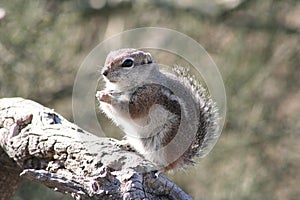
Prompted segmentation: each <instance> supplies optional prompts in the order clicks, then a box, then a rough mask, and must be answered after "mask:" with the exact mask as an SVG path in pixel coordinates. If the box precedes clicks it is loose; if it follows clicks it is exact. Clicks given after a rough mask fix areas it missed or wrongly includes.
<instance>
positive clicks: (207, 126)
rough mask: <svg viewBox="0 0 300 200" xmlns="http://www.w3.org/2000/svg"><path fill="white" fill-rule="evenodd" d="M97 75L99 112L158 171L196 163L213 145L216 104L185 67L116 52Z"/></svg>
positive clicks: (130, 51)
mask: <svg viewBox="0 0 300 200" xmlns="http://www.w3.org/2000/svg"><path fill="white" fill-rule="evenodd" d="M101 73H102V77H103V79H104V81H105V88H104V89H103V90H102V91H98V92H97V94H96V97H97V99H98V101H99V102H100V109H101V110H102V111H103V112H104V113H105V114H106V116H107V117H108V118H110V119H111V120H112V121H113V122H114V123H115V124H116V125H117V126H119V127H121V128H122V129H123V130H124V132H125V139H126V141H127V143H128V144H129V145H130V146H131V147H133V148H134V149H135V150H136V151H137V152H139V153H140V154H142V155H143V156H144V157H145V158H146V159H148V160H150V161H152V162H153V163H154V164H155V165H156V166H157V167H158V168H160V169H161V170H162V171H169V170H173V169H175V168H183V167H185V166H187V165H190V164H194V163H195V161H194V159H195V158H197V157H204V156H205V155H206V154H207V153H208V151H209V150H210V149H211V148H212V146H213V145H214V144H215V142H216V140H217V138H218V119H219V118H218V110H217V107H216V103H215V102H214V101H213V100H212V99H211V97H210V96H209V95H208V94H207V92H206V90H205V89H204V88H203V86H202V85H201V84H200V83H199V82H197V81H196V80H195V78H194V77H192V76H191V75H189V73H188V70H187V69H185V68H181V67H179V66H174V67H173V68H172V73H170V72H166V71H163V70H160V69H159V67H158V64H157V63H156V62H155V60H153V58H152V56H151V54H150V53H148V52H144V51H142V50H138V49H119V50H117V51H112V52H110V53H109V54H108V56H107V58H106V61H105V65H104V67H103V68H102V71H101Z"/></svg>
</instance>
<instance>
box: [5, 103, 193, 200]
mask: <svg viewBox="0 0 300 200" xmlns="http://www.w3.org/2000/svg"><path fill="white" fill-rule="evenodd" d="M0 145H1V147H0V171H3V172H4V170H2V169H5V170H6V171H5V173H1V174H0V176H1V183H0V192H1V194H0V199H8V198H9V196H8V195H7V194H6V193H7V191H9V193H10V194H11V193H12V191H13V190H15V189H16V188H17V186H18V184H17V183H18V182H19V180H18V179H19V176H18V175H19V174H20V175H21V177H26V178H29V179H31V180H34V181H37V182H39V183H41V184H44V185H46V186H47V187H49V188H53V189H55V190H56V191H58V192H62V193H70V194H71V195H72V196H73V197H76V198H77V199H190V197H189V196H188V195H187V194H186V193H184V192H183V191H182V190H181V189H180V188H179V187H178V186H176V185H175V184H174V183H172V182H171V181H170V180H168V179H167V178H166V177H165V176H163V175H162V174H160V173H158V172H157V171H156V170H155V166H154V165H153V164H152V163H150V162H149V161H147V160H145V159H144V158H143V157H142V156H141V155H139V154H137V153H135V152H132V151H128V149H126V148H125V147H123V146H122V145H120V143H119V141H117V140H115V139H112V138H99V137H96V136H95V135H92V134H90V133H88V132H86V131H84V130H82V129H80V128H79V127H77V126H76V125H74V124H72V123H70V122H68V121H67V120H65V119H64V118H63V117H61V116H60V115H58V114H57V113H55V112H54V111H53V110H51V109H49V108H45V107H43V106H41V105H40V104H38V103H35V102H33V101H30V100H24V99H22V98H4V99H0ZM16 178H18V179H17V180H16ZM4 180H5V181H7V182H10V183H11V185H10V184H7V183H6V184H5V183H4V182H3V181H4ZM9 187H10V188H9ZM7 188H8V189H9V190H7Z"/></svg>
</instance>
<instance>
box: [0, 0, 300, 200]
mask: <svg viewBox="0 0 300 200" xmlns="http://www.w3.org/2000/svg"><path fill="white" fill-rule="evenodd" d="M149 2H150V1H149ZM149 2H148V1H146V0H141V1H139V0H136V1H129V0H127V1H126V0H111V1H105V0H103V1H101V0H90V1H88V0H82V1H81V0H77V1H71V0H64V1H62V0H44V1H36V0H33V1H25V0H19V1H17V0H11V1H9V0H2V1H0V97H1V98H2V97H13V96H21V97H23V98H29V99H32V100H35V101H37V102H40V103H42V104H43V105H45V106H47V107H51V108H54V109H55V111H57V112H58V113H60V114H62V115H63V116H65V117H66V118H67V119H69V120H71V121H72V108H71V103H72V87H73V83H74V79H75V76H76V72H77V70H78V68H79V66H80V64H81V63H82V61H83V59H84V58H85V56H87V54H88V53H89V52H90V51H91V50H92V49H93V48H94V47H95V46H96V45H97V44H99V43H100V42H101V41H103V40H104V39H106V38H108V37H110V36H112V35H114V34H117V33H120V32H122V31H124V30H127V29H132V28H136V27H145V26H158V27H166V28H170V29H174V30H177V31H179V32H182V33H184V34H186V35H188V36H190V37H192V38H193V39H195V40H196V41H198V42H199V43H200V44H201V45H203V47H204V48H205V49H206V50H207V51H208V53H209V54H210V55H211V56H212V57H213V59H214V61H215V62H216V64H217V66H218V67H219V69H220V72H221V74H222V76H223V79H224V83H225V87H226V92H227V101H228V104H227V117H226V124H225V128H224V130H223V133H222V135H221V137H220V139H219V141H218V143H217V145H216V146H215V148H214V149H213V150H212V152H211V153H210V154H209V155H208V156H207V157H206V158H204V159H202V160H200V161H199V164H198V165H197V167H190V168H188V169H187V170H185V171H176V172H174V173H171V174H168V176H169V177H170V179H172V180H173V181H175V182H176V183H177V184H178V185H179V186H180V187H181V188H183V189H184V190H185V191H186V192H187V193H188V194H189V195H191V196H192V197H193V198H194V199H214V200H215V199H216V200H219V199H245V200H247V199H278V200H279V199H280V200H281V199H291V200H293V199H294V200H296V199H299V197H300V189H299V186H300V170H299V169H300V66H299V65H300V37H299V36H300V2H299V1H298V0H285V1H280V0H264V1H258V0H244V1H242V0H212V1H204V0H202V1H197V0H187V1H179V0H177V1H170V0H162V1H158V0H157V1H152V3H149ZM149 39H151V38H149ZM95 73H96V72H95ZM116 137H118V136H116ZM68 198H70V197H68V196H64V195H61V194H58V193H55V192H53V191H52V190H49V189H47V188H44V187H42V186H40V185H38V184H36V183H32V182H30V181H25V182H24V184H23V185H22V187H20V189H19V191H18V192H17V194H16V195H15V197H14V198H13V199H14V200H21V199H68Z"/></svg>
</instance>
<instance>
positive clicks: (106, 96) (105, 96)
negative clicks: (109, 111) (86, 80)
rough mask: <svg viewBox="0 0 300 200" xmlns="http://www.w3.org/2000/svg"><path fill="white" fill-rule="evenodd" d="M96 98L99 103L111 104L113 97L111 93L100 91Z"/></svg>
mask: <svg viewBox="0 0 300 200" xmlns="http://www.w3.org/2000/svg"><path fill="white" fill-rule="evenodd" d="M96 97H97V99H98V101H101V102H105V103H108V104H111V99H112V98H111V97H112V95H111V93H109V92H107V91H98V92H97V94H96Z"/></svg>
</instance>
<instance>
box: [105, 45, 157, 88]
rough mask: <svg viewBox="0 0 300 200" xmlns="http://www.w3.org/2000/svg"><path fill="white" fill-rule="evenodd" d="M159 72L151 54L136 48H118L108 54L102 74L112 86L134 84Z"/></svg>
mask: <svg viewBox="0 0 300 200" xmlns="http://www.w3.org/2000/svg"><path fill="white" fill-rule="evenodd" d="M157 73H159V70H158V66H157V64H156V63H155V61H154V60H153V59H152V57H151V54H150V53H148V52H144V51H141V50H137V49H119V50H117V51H112V52H110V53H109V54H108V56H107V58H106V61H105V65H104V67H103V69H102V75H103V77H104V80H105V82H106V83H107V84H110V85H112V86H114V88H123V87H129V86H135V85H138V84H140V83H143V82H145V81H147V80H151V79H153V78H154V77H155V76H156V75H157Z"/></svg>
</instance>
